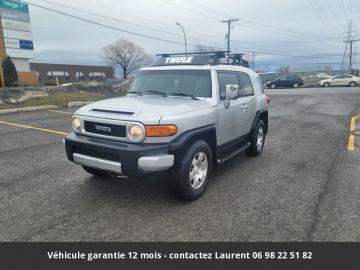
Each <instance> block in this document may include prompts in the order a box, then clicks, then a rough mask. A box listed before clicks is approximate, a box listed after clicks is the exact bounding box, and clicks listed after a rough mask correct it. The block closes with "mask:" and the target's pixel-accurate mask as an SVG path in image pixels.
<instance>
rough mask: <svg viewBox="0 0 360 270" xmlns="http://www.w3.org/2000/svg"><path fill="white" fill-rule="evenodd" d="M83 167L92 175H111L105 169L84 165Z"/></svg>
mask: <svg viewBox="0 0 360 270" xmlns="http://www.w3.org/2000/svg"><path fill="white" fill-rule="evenodd" d="M82 167H83V169H84V170H85V171H86V172H87V173H89V174H92V175H95V176H98V177H109V174H108V173H106V172H105V171H102V170H99V169H95V168H91V167H87V166H82Z"/></svg>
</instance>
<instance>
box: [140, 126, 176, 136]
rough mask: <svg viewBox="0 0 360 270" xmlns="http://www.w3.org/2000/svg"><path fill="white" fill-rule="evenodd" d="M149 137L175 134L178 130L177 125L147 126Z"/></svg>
mask: <svg viewBox="0 0 360 270" xmlns="http://www.w3.org/2000/svg"><path fill="white" fill-rule="evenodd" d="M145 130H146V136H147V137H167V136H173V135H175V134H176V132H177V127H176V126H175V125H162V126H145Z"/></svg>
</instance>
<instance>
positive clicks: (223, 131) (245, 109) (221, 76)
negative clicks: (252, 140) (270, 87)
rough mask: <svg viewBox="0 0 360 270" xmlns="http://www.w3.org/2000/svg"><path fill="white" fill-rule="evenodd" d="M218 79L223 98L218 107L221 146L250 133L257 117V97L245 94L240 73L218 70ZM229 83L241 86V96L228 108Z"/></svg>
mask: <svg viewBox="0 0 360 270" xmlns="http://www.w3.org/2000/svg"><path fill="white" fill-rule="evenodd" d="M246 76H247V75H246ZM218 80H219V90H220V95H221V98H222V100H221V101H220V103H219V105H218V108H217V113H218V117H219V121H218V129H217V144H218V145H219V146H221V145H224V144H227V143H231V142H234V141H236V140H237V139H240V138H242V137H243V136H245V135H246V134H248V133H249V131H250V129H251V125H252V122H253V120H254V117H255V116H254V111H256V99H255V97H254V95H245V94H244V86H243V85H242V84H240V81H239V80H241V77H240V76H239V73H231V72H218ZM249 80H250V79H249ZM227 84H232V85H234V84H237V85H239V86H240V91H239V96H238V97H237V98H235V99H233V100H230V105H229V107H228V108H226V101H225V88H226V85H227Z"/></svg>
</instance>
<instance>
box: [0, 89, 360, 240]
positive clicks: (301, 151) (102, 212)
mask: <svg viewBox="0 0 360 270" xmlns="http://www.w3.org/2000/svg"><path fill="white" fill-rule="evenodd" d="M267 94H268V95H269V96H270V97H271V108H270V133H269V135H268V137H267V139H266V145H265V149H264V153H263V155H262V156H260V157H258V158H249V157H247V156H246V155H244V154H240V155H239V156H237V157H235V158H233V159H232V160H229V161H228V162H227V163H225V164H224V165H222V166H220V167H218V168H216V169H215V170H214V172H213V176H212V177H211V183H210V185H209V187H208V190H207V192H206V194H205V195H204V196H203V197H202V198H201V199H200V200H198V201H195V202H192V203H188V202H184V201H181V200H179V199H177V198H176V197H175V196H174V195H173V193H172V190H171V186H170V184H169V182H168V181H167V179H165V178H164V179H147V180H139V179H126V180H123V179H117V178H111V179H109V180H104V179H99V178H96V177H94V176H90V175H89V174H87V173H86V172H84V171H83V170H82V169H81V167H79V166H77V165H75V164H72V163H70V162H68V161H67V160H66V157H65V153H64V146H63V144H62V139H63V137H64V135H62V133H67V132H70V130H71V127H70V120H71V112H70V111H68V112H66V111H60V112H55V111H52V112H50V111H42V112H31V113H18V114H11V115H2V116H0V240H1V241H360V162H359V161H360V137H359V136H358V137H356V136H355V137H356V138H355V145H354V149H353V150H352V151H349V150H348V140H349V130H350V122H351V117H352V116H354V115H360V88H329V89H310V88H309V89H277V90H267ZM64 112H65V113H64ZM1 121H2V122H1ZM4 122H6V123H4ZM11 124H16V126H14V125H11ZM21 125H25V126H33V127H38V128H42V129H47V130H34V129H29V128H26V127H24V126H21ZM357 126H360V120H359V123H358V124H357ZM49 130H50V132H49ZM51 131H56V132H55V133H52V132H51Z"/></svg>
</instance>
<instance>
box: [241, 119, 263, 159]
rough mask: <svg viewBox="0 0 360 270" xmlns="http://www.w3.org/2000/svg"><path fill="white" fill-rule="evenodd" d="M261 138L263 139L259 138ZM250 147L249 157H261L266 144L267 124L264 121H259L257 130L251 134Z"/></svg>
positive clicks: (248, 150)
mask: <svg viewBox="0 0 360 270" xmlns="http://www.w3.org/2000/svg"><path fill="white" fill-rule="evenodd" d="M259 136H261V138H260V137H259ZM250 143H251V144H250V147H249V148H248V149H246V153H247V154H248V155H249V156H253V157H256V156H259V155H261V153H262V151H263V149H264V144H265V124H264V121H263V120H259V121H258V122H257V124H256V127H255V129H254V130H253V131H252V132H251V134H250Z"/></svg>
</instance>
